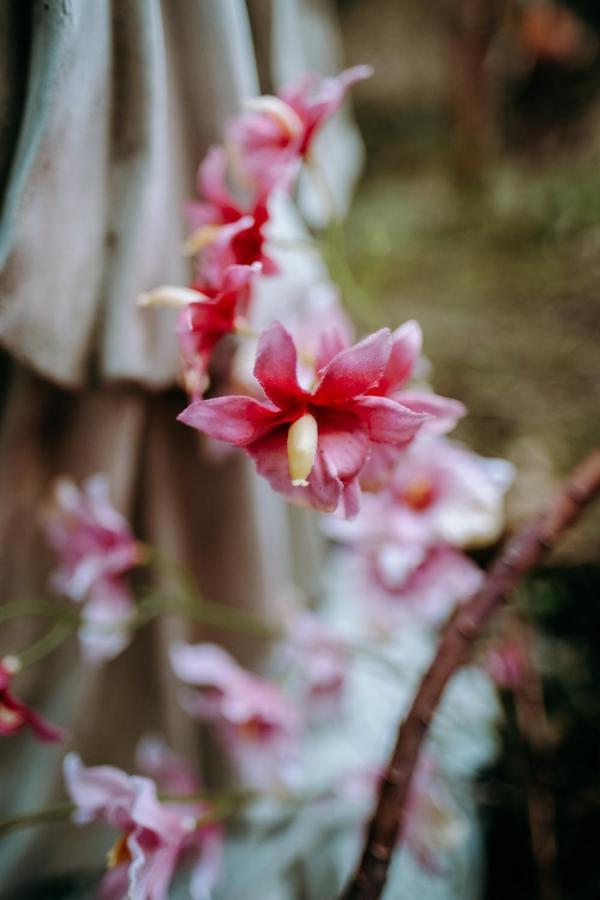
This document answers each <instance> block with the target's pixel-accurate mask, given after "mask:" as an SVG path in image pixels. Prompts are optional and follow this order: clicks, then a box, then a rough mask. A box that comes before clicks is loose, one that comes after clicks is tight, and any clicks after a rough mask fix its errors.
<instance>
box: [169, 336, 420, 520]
mask: <svg viewBox="0 0 600 900" xmlns="http://www.w3.org/2000/svg"><path fill="white" fill-rule="evenodd" d="M390 352H391V336H390V333H389V330H388V329H386V328H383V329H381V331H378V332H377V333H376V334H372V335H370V336H369V337H367V338H365V339H364V340H362V341H361V342H360V343H358V344H355V345H354V346H353V347H350V348H348V349H346V350H342V351H341V352H339V353H337V354H336V355H335V356H334V357H333V359H331V361H330V362H329V363H328V364H327V365H326V366H325V368H324V369H323V370H322V372H321V374H320V378H319V379H318V382H317V384H316V386H315V387H314V389H313V390H312V391H310V392H309V391H307V390H305V389H304V388H302V387H301V386H300V385H299V383H298V377H297V354H296V347H295V345H294V342H293V340H292V338H291V337H290V335H289V333H288V332H287V331H286V330H285V328H283V326H282V325H280V324H279V323H275V324H273V325H271V326H270V327H269V328H268V329H266V330H265V331H264V332H263V333H262V334H261V336H260V339H259V342H258V348H257V355H256V363H255V367H254V375H255V377H256V379H257V380H258V382H259V383H260V385H261V387H262V388H263V390H264V392H265V394H266V396H267V400H266V401H265V402H262V403H261V402H259V401H258V400H255V399H253V398H250V397H242V396H230V397H217V398H214V399H211V400H198V401H196V402H195V403H192V404H191V405H190V406H188V408H187V409H186V410H184V412H183V413H181V415H180V416H179V420H180V421H182V422H185V424H187V425H190V426H191V427H193V428H196V429H197V430H198V431H203V432H205V433H206V434H208V435H210V436H211V437H214V438H217V439H219V440H224V441H227V442H228V443H230V444H232V445H234V446H237V447H242V448H243V449H244V450H245V451H246V453H248V455H249V456H251V457H252V459H254V461H255V463H256V468H257V471H258V472H259V474H261V475H263V476H264V477H265V478H266V479H267V480H268V481H269V483H270V485H271V487H272V488H273V489H274V490H276V491H279V492H280V493H283V494H284V495H286V496H287V497H289V498H290V499H292V500H294V501H296V502H298V503H301V504H304V505H310V506H313V507H314V508H315V509H320V510H323V511H332V510H335V509H337V508H338V507H339V506H341V508H342V509H343V511H344V513H345V515H346V516H353V515H356V513H357V512H358V508H359V497H360V488H359V485H358V480H357V476H358V475H359V473H360V471H361V469H362V467H363V466H364V464H365V462H366V460H367V456H368V453H369V449H370V447H371V446H372V445H373V444H377V443H383V444H391V445H399V446H404V445H405V444H406V443H407V442H408V441H410V440H411V439H412V438H413V437H414V435H415V434H416V432H417V431H418V429H419V428H420V426H421V425H422V423H423V422H424V421H425V419H426V416H425V415H422V414H418V413H413V412H412V411H409V410H407V409H404V408H403V407H402V406H400V405H399V404H397V403H395V402H394V401H392V400H389V399H387V398H383V397H375V396H368V391H369V389H370V388H371V387H372V386H373V385H374V384H376V383H377V381H378V380H379V379H380V377H381V375H382V372H383V370H384V368H385V366H386V364H387V362H388V359H389V355H390Z"/></svg>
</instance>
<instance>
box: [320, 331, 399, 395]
mask: <svg viewBox="0 0 600 900" xmlns="http://www.w3.org/2000/svg"><path fill="white" fill-rule="evenodd" d="M391 350H392V336H391V334H390V330H389V328H382V329H381V330H380V331H377V332H375V334H371V335H369V336H368V337H366V338H365V339H364V340H362V341H360V342H359V343H358V344H355V345H354V346H353V347H349V348H348V349H347V350H342V351H341V352H340V353H338V354H336V356H334V357H333V359H332V360H331V362H330V363H329V364H328V365H327V366H326V367H325V369H324V370H323V375H322V377H321V380H320V382H319V384H318V386H317V389H316V390H315V392H314V394H313V398H312V399H313V401H314V403H317V404H319V405H320V406H335V405H338V404H342V403H347V402H349V401H350V400H352V399H353V398H354V397H358V396H359V395H360V394H364V393H365V392H366V391H368V390H369V389H370V388H372V387H373V385H375V384H376V383H377V382H378V381H379V379H380V378H381V376H382V374H383V370H384V368H385V366H386V364H387V362H388V360H389V358H390V353H391Z"/></svg>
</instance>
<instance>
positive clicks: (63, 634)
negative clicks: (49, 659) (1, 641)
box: [18, 622, 73, 668]
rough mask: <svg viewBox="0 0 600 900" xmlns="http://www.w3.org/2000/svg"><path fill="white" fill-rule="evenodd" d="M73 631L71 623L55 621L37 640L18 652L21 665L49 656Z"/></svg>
mask: <svg viewBox="0 0 600 900" xmlns="http://www.w3.org/2000/svg"><path fill="white" fill-rule="evenodd" d="M72 632H73V626H72V624H71V623H69V624H67V623H65V622H56V624H54V625H53V626H52V628H51V629H50V630H49V631H47V632H46V634H44V635H43V636H42V637H41V638H40V639H39V641H36V642H35V644H32V645H31V647H28V648H27V649H26V650H23V652H22V653H19V654H18V659H19V662H20V663H21V667H22V668H25V667H26V666H31V665H33V664H34V663H37V662H40V660H42V659H44V657H46V656H49V655H50V654H51V653H53V652H54V651H55V650H57V649H58V647H60V645H61V644H63V643H64V642H65V641H66V639H67V638H68V637H69V636H70V635H71V633H72Z"/></svg>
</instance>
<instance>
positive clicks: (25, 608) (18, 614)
mask: <svg viewBox="0 0 600 900" xmlns="http://www.w3.org/2000/svg"><path fill="white" fill-rule="evenodd" d="M25 617H34V618H38V617H39V618H42V619H44V618H47V619H57V620H61V621H63V622H65V621H66V620H69V619H70V620H71V621H73V622H74V623H75V622H78V621H79V612H78V611H77V610H75V609H70V608H69V607H67V606H65V605H61V604H60V603H57V602H56V601H52V600H41V599H37V598H36V599H28V600H13V601H12V602H11V603H4V604H3V605H2V606H0V624H2V623H3V622H10V621H11V620H12V619H20V618H25Z"/></svg>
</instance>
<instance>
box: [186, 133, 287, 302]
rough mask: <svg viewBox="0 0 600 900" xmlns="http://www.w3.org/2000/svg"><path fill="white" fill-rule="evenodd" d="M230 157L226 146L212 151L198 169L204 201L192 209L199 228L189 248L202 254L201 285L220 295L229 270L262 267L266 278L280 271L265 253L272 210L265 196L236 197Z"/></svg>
mask: <svg viewBox="0 0 600 900" xmlns="http://www.w3.org/2000/svg"><path fill="white" fill-rule="evenodd" d="M226 167H227V156H226V152H225V150H224V148H223V147H218V146H216V147H211V149H210V150H209V152H208V154H207V156H206V158H205V159H204V161H203V162H202V163H201V165H200V168H199V170H198V189H199V192H200V194H201V196H202V197H203V198H204V199H203V200H202V201H201V202H192V203H189V204H188V206H187V210H186V211H187V216H188V219H189V221H190V224H191V225H192V227H193V228H194V231H193V233H192V234H191V235H190V237H189V238H188V240H187V242H186V245H185V250H186V252H187V253H189V254H190V255H195V254H200V259H199V264H198V274H197V277H196V279H195V285H194V286H195V287H197V288H198V290H200V291H202V293H207V291H208V292H209V293H210V294H211V295H212V296H214V294H215V293H217V292H218V291H219V290H220V289H221V287H222V285H223V280H224V278H225V274H226V272H227V269H228V268H229V266H233V265H242V266H251V265H253V264H254V263H260V265H261V267H262V268H261V271H262V274H263V275H275V274H276V273H277V272H278V271H279V269H278V267H277V265H276V263H275V262H274V261H273V260H272V259H271V257H270V256H269V255H268V254H267V253H266V251H265V233H264V230H265V227H266V226H267V224H268V222H269V211H268V208H267V202H266V198H265V196H264V195H257V196H256V197H255V199H254V200H253V202H252V203H249V204H242V203H241V202H239V201H238V200H236V199H235V198H234V197H233V195H232V194H231V193H230V191H229V188H228V187H227V184H226V181H225V171H226Z"/></svg>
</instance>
